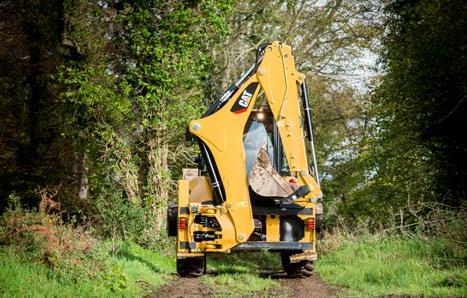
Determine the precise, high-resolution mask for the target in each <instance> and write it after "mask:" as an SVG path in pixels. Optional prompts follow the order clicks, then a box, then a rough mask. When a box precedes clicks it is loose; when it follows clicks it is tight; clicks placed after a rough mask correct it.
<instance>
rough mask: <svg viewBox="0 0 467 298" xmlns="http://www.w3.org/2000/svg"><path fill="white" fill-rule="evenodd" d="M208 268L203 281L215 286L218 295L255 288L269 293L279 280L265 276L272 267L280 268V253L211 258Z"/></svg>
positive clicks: (242, 293)
mask: <svg viewBox="0 0 467 298" xmlns="http://www.w3.org/2000/svg"><path fill="white" fill-rule="evenodd" d="M207 261H208V272H210V273H211V274H209V275H206V276H203V277H202V282H203V283H204V284H206V285H207V286H209V287H210V288H211V289H213V290H214V292H215V293H216V294H215V295H216V296H220V297H241V296H246V295H249V294H252V293H254V292H260V293H265V292H267V291H268V290H271V289H274V288H276V287H277V286H278V285H279V283H278V282H277V281H276V280H272V279H271V278H269V277H266V276H264V274H263V273H264V272H265V271H268V270H277V269H278V268H280V262H279V258H278V256H277V254H272V253H267V252H262V253H235V254H231V255H217V256H213V257H210V258H208V260H207Z"/></svg>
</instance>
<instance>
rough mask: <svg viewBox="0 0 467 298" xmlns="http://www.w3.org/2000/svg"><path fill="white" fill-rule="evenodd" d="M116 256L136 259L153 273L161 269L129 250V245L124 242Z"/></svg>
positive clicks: (131, 259)
mask: <svg viewBox="0 0 467 298" xmlns="http://www.w3.org/2000/svg"><path fill="white" fill-rule="evenodd" d="M117 256H118V257H122V258H125V259H127V260H129V261H137V262H140V263H142V264H144V265H146V266H148V267H149V269H151V270H152V271H153V272H154V273H160V272H161V270H160V269H159V268H157V267H156V266H154V264H152V263H151V262H150V261H148V260H146V259H145V258H144V257H142V256H140V255H138V254H135V253H133V252H132V251H131V247H130V246H129V245H126V244H124V245H123V247H122V249H121V250H120V251H119V252H118V254H117Z"/></svg>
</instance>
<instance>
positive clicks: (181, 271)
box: [177, 255, 206, 277]
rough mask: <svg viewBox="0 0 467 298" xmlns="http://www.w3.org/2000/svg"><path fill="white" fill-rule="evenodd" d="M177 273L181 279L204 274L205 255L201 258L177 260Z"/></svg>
mask: <svg viewBox="0 0 467 298" xmlns="http://www.w3.org/2000/svg"><path fill="white" fill-rule="evenodd" d="M177 273H178V275H180V276H181V277H200V276H202V275H203V274H205V273H206V255H204V256H202V257H188V258H183V259H178V258H177Z"/></svg>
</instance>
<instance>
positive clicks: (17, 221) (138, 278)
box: [0, 209, 175, 297]
mask: <svg viewBox="0 0 467 298" xmlns="http://www.w3.org/2000/svg"><path fill="white" fill-rule="evenodd" d="M0 244H1V245H0V296H3V297H128V296H131V297H136V296H141V295H144V294H147V293H150V292H152V291H154V290H155V289H156V288H157V287H158V286H160V285H162V284H164V283H166V282H168V281H170V279H171V278H172V274H173V273H174V271H175V259H174V258H170V257H169V258H168V257H167V256H165V255H164V254H163V253H162V252H160V251H151V250H147V249H144V248H142V247H141V246H139V245H137V244H135V243H132V242H129V241H119V240H115V239H114V240H100V239H97V238H95V237H93V236H92V235H91V234H90V233H88V232H87V231H85V230H84V229H82V228H80V227H72V226H71V225H65V224H63V223H62V222H61V220H60V218H58V217H54V216H50V215H46V214H43V213H36V212H29V211H27V210H20V209H19V210H18V209H16V210H9V211H7V212H6V213H5V214H4V215H3V216H2V218H1V224H0Z"/></svg>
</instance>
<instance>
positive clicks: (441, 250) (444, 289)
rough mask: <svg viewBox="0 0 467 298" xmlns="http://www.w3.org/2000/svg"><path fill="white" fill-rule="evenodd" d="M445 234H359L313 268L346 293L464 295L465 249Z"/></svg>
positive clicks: (466, 274) (466, 293) (466, 279)
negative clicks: (425, 236)
mask: <svg viewBox="0 0 467 298" xmlns="http://www.w3.org/2000/svg"><path fill="white" fill-rule="evenodd" d="M465 253H466V252H465V250H464V251H455V250H452V248H451V246H450V245H449V243H448V241H447V240H444V239H440V238H432V239H423V238H422V237H420V238H408V237H402V236H386V237H382V236H378V235H373V236H364V237H360V238H356V239H354V240H353V241H350V242H345V243H344V244H342V245H341V246H340V247H338V248H337V249H335V250H333V251H331V252H328V253H326V254H324V255H321V256H320V259H319V261H318V262H317V266H316V270H317V271H318V272H319V273H320V275H321V277H322V279H323V280H324V281H325V282H326V283H329V284H332V285H337V286H339V287H343V288H344V289H345V290H346V291H347V294H348V295H352V296H358V297H361V296H380V295H390V294H396V295H397V294H398V295H402V294H406V295H407V294H410V295H425V296H459V297H465V296H467V270H466V268H465V260H466V258H465V257H466V255H465Z"/></svg>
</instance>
